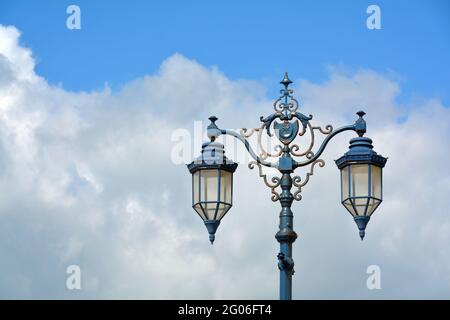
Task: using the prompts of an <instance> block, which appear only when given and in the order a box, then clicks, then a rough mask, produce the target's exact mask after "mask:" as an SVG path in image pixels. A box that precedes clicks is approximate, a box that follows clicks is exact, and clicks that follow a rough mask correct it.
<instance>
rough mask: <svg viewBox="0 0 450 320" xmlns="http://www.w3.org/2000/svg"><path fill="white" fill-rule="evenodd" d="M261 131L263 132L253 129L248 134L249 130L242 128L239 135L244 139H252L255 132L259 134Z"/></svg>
mask: <svg viewBox="0 0 450 320" xmlns="http://www.w3.org/2000/svg"><path fill="white" fill-rule="evenodd" d="M259 130H261V128H252V129H250V132H248V131H249V130H248V129H247V128H242V129H241V130H239V133H240V134H241V136H243V137H244V138H250V137H251V136H252V135H253V134H254V133H255V132H258V131H259Z"/></svg>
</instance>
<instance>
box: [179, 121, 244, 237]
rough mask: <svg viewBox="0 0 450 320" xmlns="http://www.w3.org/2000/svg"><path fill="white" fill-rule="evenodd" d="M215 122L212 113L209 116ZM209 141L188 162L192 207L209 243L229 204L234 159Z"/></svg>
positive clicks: (221, 145) (230, 201)
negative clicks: (203, 226) (191, 160)
mask: <svg viewBox="0 0 450 320" xmlns="http://www.w3.org/2000/svg"><path fill="white" fill-rule="evenodd" d="M209 119H210V120H211V125H210V126H209V127H212V126H215V123H214V122H215V121H216V120H217V118H216V117H210V118H209ZM214 140H215V137H214V136H212V137H211V142H206V143H204V144H203V145H202V153H201V155H200V157H198V158H197V159H195V160H194V161H193V162H192V163H190V164H189V165H188V169H189V171H190V172H191V174H192V207H193V208H194V210H195V211H196V212H197V213H198V215H199V216H200V218H202V220H203V221H204V223H205V226H206V229H207V230H208V233H209V240H210V241H211V244H212V243H213V242H214V239H215V234H216V230H217V228H218V227H219V224H220V220H221V219H222V218H223V217H224V216H225V214H226V213H227V212H228V210H230V208H231V206H232V205H233V173H234V171H235V170H236V168H237V163H234V162H233V161H231V160H229V159H227V157H225V155H224V147H223V144H221V143H218V142H214Z"/></svg>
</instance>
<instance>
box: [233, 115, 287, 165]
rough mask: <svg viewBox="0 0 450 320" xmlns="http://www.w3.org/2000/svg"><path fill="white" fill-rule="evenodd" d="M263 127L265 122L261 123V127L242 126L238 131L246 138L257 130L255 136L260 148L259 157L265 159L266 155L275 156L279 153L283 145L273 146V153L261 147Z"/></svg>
mask: <svg viewBox="0 0 450 320" xmlns="http://www.w3.org/2000/svg"><path fill="white" fill-rule="evenodd" d="M264 128H265V124H264V123H263V124H262V125H261V127H259V128H252V129H250V130H249V129H247V128H242V129H240V130H239V133H240V135H241V136H242V137H244V138H245V139H248V138H250V137H251V136H252V135H253V134H255V133H256V132H257V133H258V137H257V140H258V147H259V149H260V153H259V156H260V157H261V159H267V158H268V157H271V158H277V157H279V156H280V155H281V150H282V148H283V147H282V146H281V145H279V144H278V145H276V146H275V147H274V150H275V152H274V153H272V152H269V151H267V150H266V149H265V148H264V147H263V144H262V134H263V132H264Z"/></svg>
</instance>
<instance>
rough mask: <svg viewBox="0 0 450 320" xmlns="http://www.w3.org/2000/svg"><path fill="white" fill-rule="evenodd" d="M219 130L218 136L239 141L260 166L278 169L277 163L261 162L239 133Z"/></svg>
mask: <svg viewBox="0 0 450 320" xmlns="http://www.w3.org/2000/svg"><path fill="white" fill-rule="evenodd" d="M219 130H220V134H223V135H229V136H233V137H235V138H236V139H238V140H239V141H241V142H242V143H243V144H244V146H245V148H246V149H247V151H248V153H250V155H251V156H252V158H253V159H255V161H256V162H258V163H259V164H262V165H263V166H266V167H272V168H277V167H278V165H277V163H272V162H269V161H266V160H263V159H262V158H261V157H259V156H258V155H257V154H256V153H255V151H253V149H252V147H251V146H250V143H249V142H248V140H247V139H245V137H243V136H242V135H240V134H239V133H237V132H235V131H233V130H225V129H219Z"/></svg>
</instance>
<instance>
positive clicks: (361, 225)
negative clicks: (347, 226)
mask: <svg viewBox="0 0 450 320" xmlns="http://www.w3.org/2000/svg"><path fill="white" fill-rule="evenodd" d="M354 219H355V222H356V225H357V226H358V229H359V236H360V237H361V240H363V239H364V236H365V235H366V226H367V224H368V223H369V220H370V217H367V216H356V217H355V218H354Z"/></svg>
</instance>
